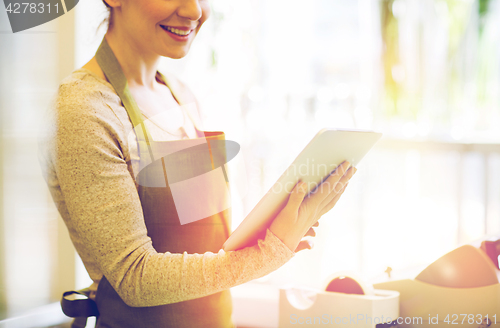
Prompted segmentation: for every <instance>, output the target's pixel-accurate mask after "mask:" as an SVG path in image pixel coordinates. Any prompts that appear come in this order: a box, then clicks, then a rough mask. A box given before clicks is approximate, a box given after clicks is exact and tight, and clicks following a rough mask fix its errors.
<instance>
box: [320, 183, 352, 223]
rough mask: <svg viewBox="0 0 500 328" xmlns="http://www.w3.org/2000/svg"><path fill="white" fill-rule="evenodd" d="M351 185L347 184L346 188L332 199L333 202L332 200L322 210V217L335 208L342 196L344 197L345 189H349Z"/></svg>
mask: <svg viewBox="0 0 500 328" xmlns="http://www.w3.org/2000/svg"><path fill="white" fill-rule="evenodd" d="M348 185H349V182H348V183H346V184H345V185H344V187H343V188H342V189H341V190H340V191H339V192H338V193H336V194H335V197H333V198H332V200H330V202H329V203H327V204H326V205H325V206H324V207H323V208H322V209H321V212H320V215H319V216H320V217H321V216H323V215H324V214H326V213H328V212H329V211H330V210H331V209H332V208H333V207H334V206H335V204H337V202H338V200H339V199H340V196H342V194H343V193H344V191H345V189H346V188H347V186H348Z"/></svg>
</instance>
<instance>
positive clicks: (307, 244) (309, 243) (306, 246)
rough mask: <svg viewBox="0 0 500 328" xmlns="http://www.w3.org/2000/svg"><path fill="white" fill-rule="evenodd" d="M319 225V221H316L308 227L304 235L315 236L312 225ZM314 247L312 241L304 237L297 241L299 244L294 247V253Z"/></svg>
mask: <svg viewBox="0 0 500 328" xmlns="http://www.w3.org/2000/svg"><path fill="white" fill-rule="evenodd" d="M317 226H319V221H316V223H315V224H313V226H312V227H310V228H309V230H308V231H307V232H306V234H305V236H304V237H307V236H311V237H316V231H314V228H313V227H317ZM313 247H314V241H312V240H311V239H304V238H302V240H301V241H300V242H299V245H298V246H297V248H296V249H295V253H298V252H300V251H302V250H304V249H312V248H313Z"/></svg>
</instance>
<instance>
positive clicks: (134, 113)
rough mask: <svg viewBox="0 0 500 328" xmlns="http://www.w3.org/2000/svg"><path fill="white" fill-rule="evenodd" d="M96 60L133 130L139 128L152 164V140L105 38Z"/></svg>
mask: <svg viewBox="0 0 500 328" xmlns="http://www.w3.org/2000/svg"><path fill="white" fill-rule="evenodd" d="M96 60H97V63H98V64H99V66H100V67H101V69H102V71H103V73H104V75H105V76H106V78H107V79H108V80H109V83H111V85H112V86H113V88H114V89H115V91H116V93H117V94H118V96H119V97H120V99H121V101H122V103H123V106H124V107H125V109H126V110H127V113H128V115H129V117H130V120H131V121H132V125H133V126H134V128H135V127H136V126H138V125H140V126H141V128H142V132H143V134H144V138H145V139H146V145H147V147H148V150H149V156H151V162H154V161H155V159H154V155H153V150H152V149H151V143H150V140H151V141H152V140H153V139H152V138H151V136H150V135H149V133H148V131H147V129H146V125H145V124H144V119H143V118H142V114H141V112H140V110H139V107H138V106H137V103H136V102H135V99H134V97H132V94H131V93H130V89H129V88H128V82H127V78H126V77H125V74H123V70H122V68H121V66H120V63H119V62H118V60H117V59H116V56H115V54H114V53H113V50H112V49H111V47H110V46H109V44H108V42H107V41H106V37H104V38H102V42H101V45H100V46H99V48H98V49H97V52H96Z"/></svg>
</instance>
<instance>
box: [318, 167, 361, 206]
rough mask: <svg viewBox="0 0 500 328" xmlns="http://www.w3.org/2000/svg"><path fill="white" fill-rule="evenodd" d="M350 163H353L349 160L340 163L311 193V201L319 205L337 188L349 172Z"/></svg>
mask: <svg viewBox="0 0 500 328" xmlns="http://www.w3.org/2000/svg"><path fill="white" fill-rule="evenodd" d="M350 165H351V164H350V163H349V162H348V161H344V162H343V163H342V164H340V165H339V166H338V167H337V168H336V169H335V170H334V171H333V172H332V173H331V174H330V176H329V177H328V178H327V179H326V180H325V181H323V182H322V183H321V184H320V185H319V186H317V187H316V188H315V189H314V190H313V191H312V192H311V194H310V195H309V198H310V199H311V201H313V202H314V203H316V204H317V205H318V206H319V205H320V204H321V202H322V201H323V200H324V199H325V198H327V197H328V195H330V193H331V192H332V191H334V190H335V187H336V185H337V184H338V183H339V182H340V181H341V180H342V178H343V177H344V176H345V174H346V172H348V168H349V166H350Z"/></svg>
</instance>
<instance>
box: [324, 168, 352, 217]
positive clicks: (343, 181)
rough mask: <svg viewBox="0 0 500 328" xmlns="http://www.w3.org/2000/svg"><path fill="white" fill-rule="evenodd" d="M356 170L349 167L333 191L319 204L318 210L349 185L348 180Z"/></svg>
mask: <svg viewBox="0 0 500 328" xmlns="http://www.w3.org/2000/svg"><path fill="white" fill-rule="evenodd" d="M356 171H357V169H356V168H355V167H351V168H350V169H349V170H348V171H347V172H346V174H345V175H344V176H343V177H342V178H341V179H340V181H339V182H338V183H337V185H336V186H335V188H334V190H333V191H332V192H331V193H330V194H329V195H328V196H327V197H326V198H325V199H323V201H322V202H321V204H320V205H319V208H320V209H322V208H323V207H325V206H326V205H327V204H329V203H330V202H331V201H332V199H333V198H335V197H336V196H337V194H338V193H339V192H340V190H342V189H345V186H346V185H347V184H348V183H349V180H350V179H351V178H352V177H353V175H354V174H355V173H356Z"/></svg>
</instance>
